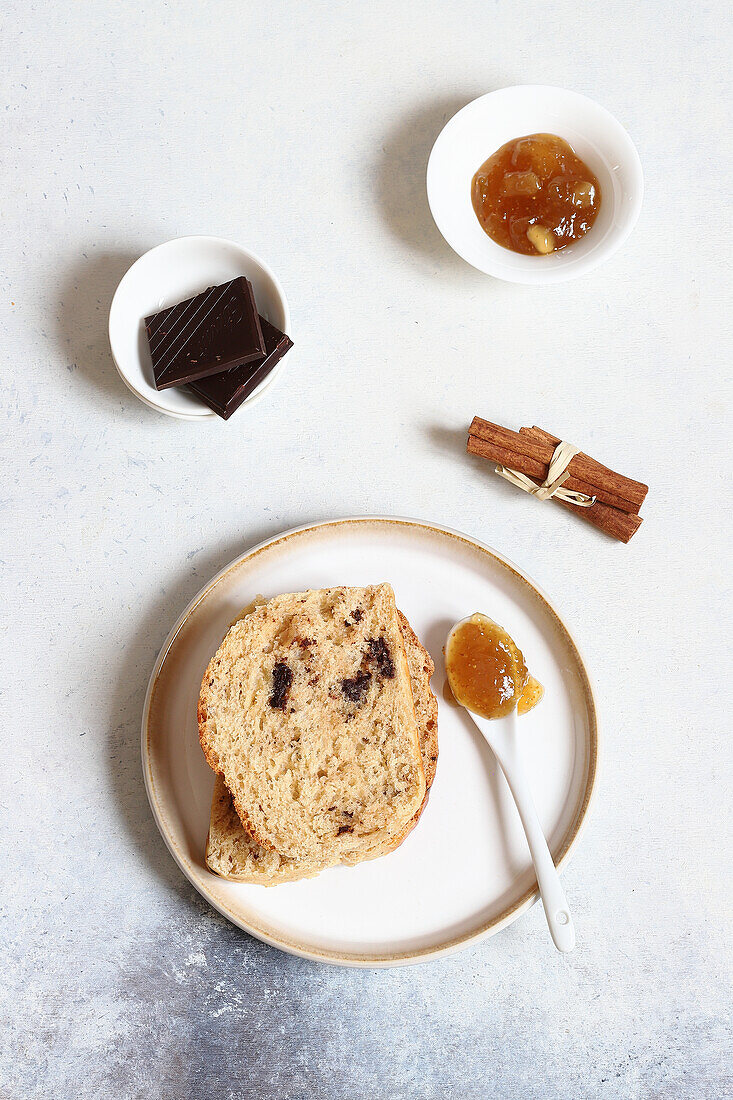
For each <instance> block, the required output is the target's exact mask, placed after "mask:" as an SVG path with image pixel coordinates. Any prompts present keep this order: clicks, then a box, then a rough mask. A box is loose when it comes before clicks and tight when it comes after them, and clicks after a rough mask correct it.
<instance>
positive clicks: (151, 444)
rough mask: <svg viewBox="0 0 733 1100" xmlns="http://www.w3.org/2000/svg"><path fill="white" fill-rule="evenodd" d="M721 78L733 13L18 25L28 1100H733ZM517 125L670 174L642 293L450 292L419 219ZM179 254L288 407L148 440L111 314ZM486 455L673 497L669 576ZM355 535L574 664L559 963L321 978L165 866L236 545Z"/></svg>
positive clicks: (601, 276) (6, 398)
mask: <svg viewBox="0 0 733 1100" xmlns="http://www.w3.org/2000/svg"><path fill="white" fill-rule="evenodd" d="M730 48H731V24H730V20H729V16H728V9H727V5H724V4H723V3H722V0H719V2H717V3H707V4H700V3H692V2H689V0H685V2H683V3H677V4H675V5H673V6H672V7H670V6H669V5H667V4H664V3H662V2H661V0H656V2H650V3H647V4H638V3H632V2H631V0H620V2H617V3H616V4H610V5H593V4H589V5H581V4H578V3H577V2H576V0H558V2H556V3H552V4H542V5H538V4H536V3H532V4H527V3H517V2H513V3H510V2H500V3H490V2H488V0H451V2H450V3H447V2H427V0H423V2H421V3H417V2H413V3H409V4H403V5H400V4H396V3H394V2H393V0H389V2H386V0H378V2H370V3H364V4H349V5H345V4H338V3H336V2H333V3H322V2H321V3H314V2H309V3H291V4H287V3H283V2H281V0H276V2H271V3H269V4H268V5H265V6H261V7H260V8H259V9H258V10H257V11H255V10H254V5H249V4H239V3H234V2H227V3H213V2H207V3H203V2H200V0H199V2H198V3H194V2H190V0H186V2H181V3H175V4H174V3H171V4H163V3H157V4H156V3H148V4H142V3H131V2H122V3H109V4H107V3H102V2H95V3H91V2H88V3H84V4H82V3H71V4H61V3H59V2H56V3H48V4H41V3H29V2H27V0H24V2H19V0H15V2H13V0H11V2H10V3H8V2H6V3H5V5H4V10H3V15H2V27H1V28H0V87H1V88H2V92H1V96H2V98H1V100H0V119H1V120H2V156H1V158H0V185H1V188H0V208H1V215H0V216H1V232H0V358H1V360H2V364H3V378H2V387H1V388H0V402H1V408H2V412H1V413H0V417H1V420H0V422H1V423H2V424H3V426H4V427H3V431H2V437H1V440H2V442H1V445H2V467H1V478H0V509H1V510H0V522H1V524H2V528H1V538H2V547H1V548H0V559H2V560H1V561H0V580H1V584H2V601H0V624H1V634H0V646H1V653H0V660H1V668H2V676H1V677H0V693H1V696H2V698H1V700H0V706H1V707H2V716H3V718H2V723H0V730H1V732H0V737H1V738H2V777H3V778H2V785H1V786H0V814H1V820H2V837H1V838H0V866H1V869H2V874H1V878H0V891H1V894H0V907H1V916H2V929H0V954H1V955H2V972H1V973H2V980H0V1028H1V1033H0V1096H2V1097H3V1100H4V1098H5V1097H9V1098H13V1100H15V1098H18V1097H20V1098H25V1097H53V1098H66V1097H84V1098H86V1097H125V1098H127V1097H141V1098H143V1097H144V1098H147V1097H161V1098H182V1097H198V1096H202V1097H204V1096H205V1097H209V1096H217V1097H232V1098H234V1097H236V1098H240V1097H256V1098H258V1100H259V1098H264V1097H277V1098H278V1100H306V1098H307V1100H311V1098H323V1100H335V1098H342V1097H343V1098H346V1097H348V1098H356V1100H361V1098H362V1097H370V1098H371V1097H379V1098H380V1100H381V1098H389V1100H398V1098H399V1100H403V1098H404V1100H412V1098H424V1100H433V1098H435V1100H437V1098H441V1100H442V1098H443V1097H450V1098H453V1097H455V1098H456V1100H474V1098H476V1100H483V1098H493V1097H497V1098H515V1097H516V1098H520V1097H521V1098H522V1100H525V1098H536V1100H569V1098H570V1100H575V1098H595V1097H603V1098H606V1097H608V1098H609V1100H624V1098H639V1097H655V1098H660V1100H661V1098H664V1100H667V1098H669V1100H677V1098H678V1097H694V1098H695V1100H719V1098H721V1097H723V1096H725V1095H726V1092H727V1093H728V1095H730V1090H731V1088H733V1085H732V1082H731V1074H730V1062H728V1063H727V1064H726V1055H727V1054H728V1053H729V1049H730V1048H729V1046H728V1043H729V1041H730V1035H729V1032H728V1020H729V1011H730V1008H731V966H730V963H731V955H730V941H731V935H732V933H733V928H732V926H731V919H730V909H729V907H728V905H729V897H728V894H729V890H730V881H731V861H730V844H731V813H730V791H729V780H730V774H731V752H730V740H729V736H730V687H729V677H730V671H726V665H725V651H726V646H727V643H728V631H729V627H728V626H727V625H726V613H727V612H728V610H729V605H728V603H727V600H728V599H729V596H730V552H731V544H730V542H729V541H728V542H727V544H726V530H725V528H726V522H727V521H728V518H729V512H728V511H727V508H729V507H730V497H729V496H728V497H726V494H727V492H728V485H729V482H730V469H731V462H732V459H731V454H730V451H729V450H728V449H727V445H728V440H727V435H728V431H729V423H728V422H727V421H726V416H729V415H730V403H729V401H727V400H726V392H725V386H726V379H727V376H728V374H729V361H730V352H731V344H730V335H731V331H730V324H729V321H728V317H727V311H728V309H729V301H728V288H729V283H728V282H727V280H728V278H729V268H728V270H726V260H727V259H728V258H729V257H730V254H731V249H730V240H731V232H732V227H731V222H730V219H729V217H728V215H727V212H726V204H727V198H728V191H729V180H730V170H731V161H730V142H729V138H728V129H727V125H728V119H727V111H726V98H725V97H726V94H727V93H728V91H729V89H727V84H726V82H727V77H728V69H729V55H730ZM525 82H544V83H554V84H559V85H563V86H567V87H570V88H574V89H576V90H578V91H580V92H584V93H586V94H588V95H590V96H592V97H594V98H596V99H598V100H599V101H600V102H601V103H603V104H604V105H605V106H606V107H608V108H609V109H610V110H611V111H612V112H613V113H614V114H616V115H617V116H618V117H619V119H620V120H621V122H622V123H623V124H624V125H625V126H626V127H627V128H628V129H629V131H630V132H631V134H632V136H633V138H634V140H635V141H636V143H637V145H638V148H639V151H640V154H641V158H642V162H643V164H644V168H645V173H646V183H647V197H646V201H645V206H644V211H643V214H642V218H641V221H640V224H639V226H638V228H637V229H636V231H635V233H634V235H633V237H632V238H631V240H630V241H629V243H628V244H627V246H626V247H625V248H624V249H623V251H622V252H621V253H620V254H618V255H617V256H616V257H615V258H614V259H613V260H612V261H611V262H610V263H609V264H608V265H607V266H606V267H604V268H603V269H602V270H601V271H600V272H599V273H597V274H594V275H592V276H590V277H588V278H586V279H584V280H581V281H579V282H574V283H569V284H567V285H562V286H558V287H552V288H549V289H531V288H522V287H516V286H510V285H505V284H501V283H498V282H494V281H492V280H490V279H488V278H486V277H484V276H482V275H480V274H478V273H476V272H474V271H473V270H472V269H470V268H469V267H467V266H466V265H464V264H463V263H462V262H461V261H459V260H458V259H457V258H456V257H454V256H453V254H452V253H451V252H450V251H449V250H448V248H447V246H446V245H445V244H444V243H443V241H442V239H441V238H440V237H439V235H438V233H437V231H436V230H435V228H434V226H433V224H432V222H431V220H430V216H429V213H428V210H427V206H426V202H425V195H424V184H423V179H424V168H425V164H426V160H427V155H428V152H429V149H430V146H431V144H432V142H433V140H434V138H435V136H436V135H437V133H438V131H439V130H440V128H441V126H442V124H443V123H444V122H445V121H446V120H447V119H448V118H449V117H450V115H451V114H453V112H454V111H455V110H457V109H458V108H459V107H461V106H462V105H463V104H464V103H466V102H467V101H468V100H470V99H472V98H474V97H475V96H477V95H479V94H481V93H483V92H486V91H488V90H491V89H492V88H497V87H501V86H503V85H507V84H513V83H525ZM487 152H488V150H487ZM728 209H729V208H728ZM192 232H204V233H212V234H219V235H222V236H228V237H232V238H234V239H235V240H239V241H241V242H243V243H244V244H246V245H248V246H249V247H251V248H252V249H254V250H255V251H256V252H258V253H260V254H261V255H262V256H263V257H264V258H265V259H266V260H267V261H268V262H269V263H270V264H271V265H272V266H273V268H274V270H275V271H276V272H277V273H278V275H279V276H280V277H281V279H282V281H283V283H284V285H285V288H286V292H287V293H288V296H289V299H290V304H291V308H292V314H293V336H294V339H295V342H296V349H295V350H294V351H293V352H292V353H291V354H290V356H289V357H288V359H287V361H286V362H287V367H286V370H285V374H284V376H283V378H282V380H281V382H279V383H278V385H277V387H276V388H275V389H274V390H273V393H272V396H271V397H270V398H268V399H267V400H264V401H262V402H261V403H260V404H258V405H257V406H256V408H255V409H254V410H253V411H251V412H245V413H240V414H238V415H237V416H235V417H234V419H233V420H232V421H231V422H230V423H228V424H224V423H220V422H218V421H217V422H215V423H206V424H203V425H202V424H189V423H184V422H178V421H175V420H170V419H167V418H165V417H163V416H161V415H159V414H156V413H154V412H152V411H149V410H148V409H146V408H145V407H143V406H142V405H141V404H139V403H138V402H137V401H136V400H135V398H134V397H133V396H132V395H131V394H129V393H128V392H127V390H125V389H124V388H123V386H122V384H121V383H120V382H119V380H118V378H117V376H116V374H115V372H114V368H113V366H112V363H111V360H110V357H109V353H108V347H107V339H106V320H107V310H108V306H109V301H110V298H111V295H112V292H113V290H114V287H115V285H116V283H117V281H118V280H119V278H120V276H121V275H122V274H123V272H124V271H125V269H126V268H127V267H128V266H129V264H130V263H131V261H132V260H133V259H135V258H136V257H137V256H138V255H139V254H140V253H141V252H143V251H144V250H146V249H147V248H149V247H151V246H152V245H154V244H157V243H159V242H160V241H162V240H165V239H167V238H170V237H173V236H177V235H179V234H186V233H192ZM474 413H481V414H483V415H485V416H487V417H488V418H490V419H494V420H497V421H499V422H501V423H506V424H508V425H510V426H514V427H518V426H519V425H520V424H530V423H533V422H537V423H540V424H541V425H543V426H545V427H547V428H548V429H550V430H551V431H555V432H557V433H559V434H565V435H567V436H568V437H569V438H570V439H572V440H576V441H578V442H579V443H580V444H582V445H583V446H584V447H585V449H587V450H588V451H590V452H591V453H592V454H594V455H596V456H597V457H598V458H599V459H601V460H605V461H606V462H608V463H609V464H610V465H613V466H616V467H618V468H620V469H621V470H623V471H624V472H627V473H628V474H630V475H632V476H637V477H639V478H640V479H642V480H646V481H648V482H649V484H650V486H651V489H650V493H649V498H648V503H647V505H646V507H645V510H644V511H645V516H646V522H645V524H644V526H643V527H642V529H641V531H640V533H639V534H638V535H637V536H636V538H635V539H634V540H633V542H632V543H631V544H630V545H629V546H627V547H623V546H621V545H617V544H614V543H612V542H610V541H608V540H605V539H604V538H603V537H601V536H600V535H599V534H598V533H597V532H595V531H594V530H593V529H591V528H588V527H586V526H585V525H584V524H582V523H581V522H579V521H577V520H576V519H575V518H574V517H573V516H568V515H566V514H565V512H564V511H563V510H562V509H558V508H555V507H554V506H552V505H540V504H537V503H535V502H533V501H530V500H529V499H528V498H526V497H524V496H523V495H521V494H519V493H518V492H516V491H515V490H513V489H511V488H510V487H509V486H506V485H504V484H503V483H501V482H500V481H499V480H498V479H496V478H494V477H493V476H492V475H491V474H490V473H489V472H488V470H487V468H486V467H485V466H484V465H482V464H481V463H480V462H477V461H473V460H469V459H468V458H467V457H466V456H465V454H464V453H463V436H464V432H465V428H466V425H467V424H468V422H469V421H470V419H471V417H472V415H473V414H474ZM361 512H390V513H401V514H406V515H415V516H417V517H420V518H425V519H431V520H435V521H437V522H439V523H445V524H448V525H451V526H454V527H458V528H461V529H464V530H466V531H467V532H468V533H470V534H473V535H477V536H479V537H480V538H482V539H484V540H486V541H488V542H490V543H492V544H493V545H495V546H496V547H497V549H499V550H500V551H501V552H502V553H504V554H506V555H508V556H509V557H511V558H513V559H514V560H516V561H517V562H518V563H519V564H520V565H521V566H522V567H523V568H525V569H526V570H527V571H528V572H529V573H530V574H531V575H533V576H534V577H535V578H536V579H537V580H538V581H539V583H540V584H541V585H542V586H543V587H544V588H545V589H546V590H547V591H548V592H549V593H550V594H551V596H552V597H553V598H554V600H555V601H556V602H557V604H558V606H559V607H560V608H561V609H563V610H564V612H565V613H566V616H567V619H568V622H569V624H570V625H571V627H572V628H573V629H574V630H575V632H576V634H577V637H578V639H579V641H580V643H581V645H582V646H583V648H584V650H585V652H586V654H587V658H588V662H589V666H590V670H591V673H592V674H593V675H594V676H595V679H596V682H597V687H598V696H599V701H600V704H601V717H602V721H603V724H604V733H605V737H604V744H603V755H602V773H601V783H600V791H599V798H598V800H597V803H596V805H595V809H594V813H593V816H592V819H591V821H590V823H589V826H588V829H587V831H586V832H585V834H584V837H583V840H582V843H581V845H580V847H579V849H578V852H577V854H576V856H575V857H574V859H573V861H572V863H571V864H570V866H569V868H568V871H567V874H566V884H567V889H568V894H569V897H570V899H571V904H572V905H573V907H574V912H575V918H576V924H577V927H578V930H579V943H578V948H577V950H576V952H575V953H574V954H573V955H571V956H569V957H561V956H559V955H558V954H556V953H555V952H554V951H553V950H552V949H551V947H550V945H549V940H548V936H547V933H546V929H545V927H544V918H543V914H542V911H541V909H540V908H538V907H536V908H535V909H534V910H533V911H532V912H531V913H530V914H529V915H527V916H525V917H524V918H523V919H521V920H520V921H519V922H518V923H517V924H515V925H514V926H513V927H512V928H511V929H510V930H508V931H506V932H504V933H502V934H501V935H499V936H498V937H496V938H495V939H493V940H491V941H489V942H487V943H485V944H483V945H482V946H479V947H477V948H475V949H472V950H469V951H467V952H465V953H463V954H461V955H458V956H456V957H454V958H452V959H449V960H446V961H442V962H438V963H433V964H428V965H425V966H422V967H417V968H411V969H407V970H402V971H392V972H375V971H366V972H350V971H342V970H338V969H332V968H322V967H318V966H315V965H313V964H310V963H307V962H303V961H300V960H297V959H294V958H290V957H287V956H285V955H282V954H279V953H278V952H276V951H273V950H271V949H269V948H267V947H265V946H263V945H261V944H259V943H256V942H254V941H252V940H250V939H248V937H246V936H245V935H244V934H242V933H240V932H238V931H236V930H235V929H233V928H231V927H229V926H228V925H227V924H226V923H225V922H224V921H223V920H222V919H221V918H219V917H218V916H216V915H215V914H214V913H213V912H211V911H209V910H208V909H207V907H206V906H205V905H204V904H203V903H202V902H201V901H200V899H199V898H198V897H197V895H195V894H194V892H193V890H192V889H191V888H190V887H189V886H188V884H187V883H186V882H185V881H184V880H183V879H182V877H181V875H180V874H179V872H178V871H177V869H176V868H175V866H174V865H173V863H172V861H171V860H170V859H169V857H168V855H167V853H166V851H165V848H164V846H163V842H162V841H161V840H160V838H159V837H158V835H157V833H156V830H155V827H154V825H153V822H152V819H151V817H150V814H149V812H148V807H147V804H146V800H145V795H144V792H143V785H142V779H141V773H140V765H139V756H138V731H139V719H140V711H141V706H142V700H143V694H144V689H145V684H146V681H147V678H148V674H149V671H150V668H151V666H152V663H153V661H154V658H155V654H156V652H157V650H158V647H159V646H160V644H161V642H162V640H163V638H164V636H165V634H166V633H167V631H168V629H169V627H170V625H171V624H172V621H173V620H174V619H175V617H176V616H177V615H178V613H179V611H180V610H181V609H182V608H183V607H184V605H185V604H186V603H187V601H188V600H189V599H190V597H191V596H192V595H193V594H194V593H195V592H196V591H197V589H198V588H199V587H200V586H201V585H202V584H203V583H204V582H205V581H206V580H207V579H208V578H209V576H210V575H211V574H212V573H213V572H214V571H216V570H218V569H219V568H220V567H221V566H223V565H224V564H225V563H226V562H227V561H229V560H230V559H231V558H232V557H234V556H235V555H236V554H238V553H239V552H240V551H241V550H242V549H244V548H245V547H246V546H247V545H248V544H251V543H253V542H254V541H257V540H260V539H261V538H263V537H265V536H267V535H270V534H274V533H276V532H277V531H278V530H280V529H283V528H287V527H290V526H293V525H295V524H298V523H302V522H307V521H309V520H312V519H320V518H326V517H332V516H340V515H344V514H351V513H361ZM726 726H727V727H728V730H727V731H726Z"/></svg>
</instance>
